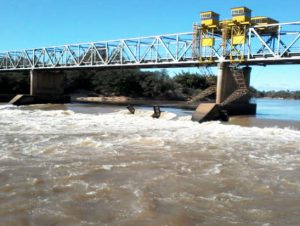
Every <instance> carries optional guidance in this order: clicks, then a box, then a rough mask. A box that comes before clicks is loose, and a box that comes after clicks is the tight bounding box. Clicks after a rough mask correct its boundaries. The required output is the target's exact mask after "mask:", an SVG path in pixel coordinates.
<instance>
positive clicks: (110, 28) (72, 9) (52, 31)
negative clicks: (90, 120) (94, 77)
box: [0, 0, 300, 90]
mask: <svg viewBox="0 0 300 226" xmlns="http://www.w3.org/2000/svg"><path fill="white" fill-rule="evenodd" d="M0 3H1V8H0V19H1V33H0V51H6V50H18V49H26V48H33V47H44V46H51V45H60V44H68V43H77V42H89V41H97V40H110V39H120V38H132V37H137V36H147V35H158V34H168V33H176V32H186V31H191V30H192V24H193V23H194V22H199V12H200V11H207V10H213V11H216V12H218V13H220V14H221V18H230V10H229V9H230V8H231V7H235V6H247V7H249V8H251V9H252V10H253V15H266V16H269V17H272V18H274V19H277V20H279V21H281V22H287V21H300V13H299V8H300V2H299V0H285V1H282V0H272V1H271V0H265V1H261V0H206V1H203V0H184V1H183V0H182V1H179V0H176V1H174V0H173V1H172V0H163V1H162V0H148V1H146V0H128V1H124V0H0ZM178 70H179V71H180V70H181V69H178ZM178 70H176V71H178ZM185 70H186V69H185ZM187 70H192V71H195V70H196V71H197V69H187ZM169 71H170V72H173V70H169ZM251 84H252V85H253V86H254V87H255V88H258V89H262V90H270V89H277V90H278V89H290V90H295V89H299V90H300V65H299V66H267V67H254V68H253V72H252V77H251Z"/></svg>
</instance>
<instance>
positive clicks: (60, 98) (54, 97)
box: [10, 70, 70, 105]
mask: <svg viewBox="0 0 300 226" xmlns="http://www.w3.org/2000/svg"><path fill="white" fill-rule="evenodd" d="M69 102H70V97H69V96H65V95H64V75H63V74H62V73H60V72H52V71H51V72H50V71H42V70H31V71H30V95H17V96H16V97H14V98H13V99H12V100H11V101H10V103H11V104H14V105H28V104H46V103H60V104H62V103H69Z"/></svg>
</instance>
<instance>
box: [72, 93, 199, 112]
mask: <svg viewBox="0 0 300 226" xmlns="http://www.w3.org/2000/svg"><path fill="white" fill-rule="evenodd" d="M71 100H72V102H73V103H92V104H105V105H122V106H125V105H129V104H131V105H137V106H153V105H159V106H161V107H174V108H182V109H189V110H194V109H196V108H197V106H198V105H199V103H189V102H188V101H175V100H166V99H150V98H141V97H138V98H132V97H125V96H110V97H109V96H96V97H88V96H86V97H82V96H78V95H72V97H71Z"/></svg>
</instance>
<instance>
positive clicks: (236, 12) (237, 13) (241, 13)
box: [231, 7, 251, 24]
mask: <svg viewBox="0 0 300 226" xmlns="http://www.w3.org/2000/svg"><path fill="white" fill-rule="evenodd" d="M231 16H232V21H233V22H237V23H241V24H250V20H251V9H248V8H247V7H236V8H232V9H231Z"/></svg>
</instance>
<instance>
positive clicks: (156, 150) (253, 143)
mask: <svg viewBox="0 0 300 226" xmlns="http://www.w3.org/2000/svg"><path fill="white" fill-rule="evenodd" d="M151 114H152V111H151V109H150V108H149V109H147V108H140V109H137V113H136V114H135V115H131V114H128V112H127V110H126V109H124V107H120V108H118V107H112V106H110V107H105V108H99V106H97V107H96V106H95V105H84V106H83V105H80V104H78V105H65V106H62V105H37V106H28V107H12V106H7V105H1V106H0V128H1V130H0V225H1V226H2V225H3V226H19V225H20V226H21V225H22V226H27V225H28V226H47V225H49V226H50V225H51V226H52V225H61V226H75V225H78V226H79V225H80V226H81V225H82V226H85V225H86V226H90V225H91V226H94V225H95V226H99V225H107V226H116V225H128V226H129V225H130V226H131V225H136V226H143V225H146V226H154V225H155V226H167V225H168V226H173V225H174V226H184V225H186V226H191V225H209V226H214V225H216V226H217V225H243V226H244V225H259V226H271V225H272V226H273V225H278V226H282V225H295V226H296V225H299V224H300V214H299V213H300V174H299V170H300V131H299V129H298V126H297V123H292V125H294V127H293V126H290V125H289V123H288V122H283V124H282V125H279V126H277V127H276V126H275V127H274V122H272V121H268V122H267V124H266V125H262V123H261V122H260V119H253V118H251V119H250V118H243V117H238V118H234V119H232V120H231V122H230V123H226V124H222V123H220V122H207V123H203V124H198V123H195V122H191V121H190V112H188V111H176V110H170V109H168V111H165V112H164V113H163V115H162V117H161V118H160V119H152V118H151V117H150V115H151ZM251 120H252V122H251ZM263 121H264V120H263ZM265 122H266V121H265ZM255 123H256V124H255ZM241 125H243V126H241ZM257 125H260V127H261V128H259V127H257Z"/></svg>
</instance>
